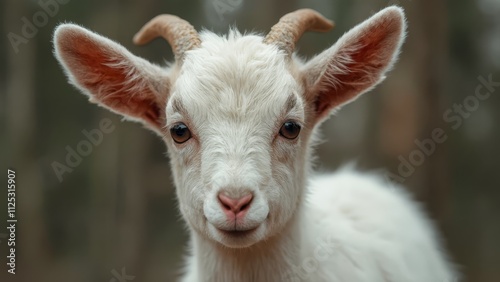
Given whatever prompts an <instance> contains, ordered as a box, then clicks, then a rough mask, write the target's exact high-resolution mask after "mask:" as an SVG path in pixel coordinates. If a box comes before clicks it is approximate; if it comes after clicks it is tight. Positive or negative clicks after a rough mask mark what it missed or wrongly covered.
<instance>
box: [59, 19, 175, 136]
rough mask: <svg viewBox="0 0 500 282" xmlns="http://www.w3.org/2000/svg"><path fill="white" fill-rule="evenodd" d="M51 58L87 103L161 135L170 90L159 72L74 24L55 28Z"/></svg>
mask: <svg viewBox="0 0 500 282" xmlns="http://www.w3.org/2000/svg"><path fill="white" fill-rule="evenodd" d="M54 53H55V56H56V58H57V59H58V60H59V62H60V64H61V65H62V67H63V68H64V70H65V72H66V74H67V76H68V78H69V81H70V82H71V83H72V84H73V85H75V86H76V87H77V88H78V89H80V90H81V91H82V92H83V93H84V94H86V95H88V96H89V100H90V101H91V102H93V103H97V104H99V105H101V106H104V107H105V108H108V109H110V110H112V111H113V112H117V113H119V114H121V115H123V116H124V117H126V118H127V119H132V120H135V121H140V122H142V123H144V124H145V125H146V126H147V127H149V128H151V129H152V130H153V131H155V132H156V133H157V134H159V135H160V136H161V135H162V128H163V126H164V124H165V120H164V119H165V105H166V101H167V97H168V94H169V88H170V81H169V78H168V76H167V73H166V71H165V70H164V69H162V68H160V67H158V66H156V65H153V64H151V63H150V62H148V61H146V60H144V59H142V58H139V57H137V56H134V55H133V54H131V53H130V52H129V51H128V50H127V49H125V48H124V47H123V46H121V45H119V44H118V43H115V42H113V41H111V40H109V39H107V38H105V37H103V36H100V35H98V34H96V33H93V32H91V31H89V30H87V29H84V28H82V27H80V26H77V25H74V24H61V25H59V26H58V27H57V28H56V30H55V33H54Z"/></svg>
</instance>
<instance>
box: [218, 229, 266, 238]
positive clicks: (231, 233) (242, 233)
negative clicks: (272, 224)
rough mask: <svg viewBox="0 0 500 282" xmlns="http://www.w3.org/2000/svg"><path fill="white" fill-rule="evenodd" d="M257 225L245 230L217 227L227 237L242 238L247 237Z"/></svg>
mask: <svg viewBox="0 0 500 282" xmlns="http://www.w3.org/2000/svg"><path fill="white" fill-rule="evenodd" d="M257 228H258V227H255V228H252V229H247V230H223V229H219V228H217V230H219V232H221V233H222V234H224V235H225V236H227V237H232V238H242V237H247V236H250V235H251V234H252V233H254V232H255V230H257Z"/></svg>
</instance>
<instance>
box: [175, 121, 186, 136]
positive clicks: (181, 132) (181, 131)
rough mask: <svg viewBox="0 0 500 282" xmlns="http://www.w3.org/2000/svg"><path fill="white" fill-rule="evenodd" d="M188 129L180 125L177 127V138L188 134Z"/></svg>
mask: <svg viewBox="0 0 500 282" xmlns="http://www.w3.org/2000/svg"><path fill="white" fill-rule="evenodd" d="M186 129H187V127H186V126H183V125H180V124H179V125H176V126H175V128H174V131H175V134H176V135H177V136H183V135H184V134H185V133H186Z"/></svg>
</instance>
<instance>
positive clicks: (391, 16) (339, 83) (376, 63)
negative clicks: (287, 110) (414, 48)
mask: <svg viewBox="0 0 500 282" xmlns="http://www.w3.org/2000/svg"><path fill="white" fill-rule="evenodd" d="M405 29H406V23H405V17H404V13H403V10H402V9H401V8H399V7H396V6H392V7H389V8H386V9H383V10H382V11H380V12H378V13H377V14H375V15H374V16H372V17H371V18H369V19H368V20H366V21H364V22H363V23H361V24H359V25H358V26H356V27H354V28H353V29H351V30H350V31H348V32H347V33H345V34H344V35H343V36H342V37H341V38H340V39H339V40H338V41H337V43H336V44H334V45H333V46H332V47H330V48H329V49H327V50H325V51H323V52H322V53H321V54H319V55H317V56H316V57H314V58H313V59H311V60H310V61H309V62H307V63H306V64H305V65H304V66H303V68H302V70H301V72H302V74H303V76H304V78H305V83H306V88H307V92H306V100H307V101H308V102H309V103H311V104H312V105H313V108H314V111H315V112H314V114H315V122H318V121H321V120H324V119H325V118H326V117H327V116H328V115H329V113H330V112H331V111H332V110H333V109H334V108H336V107H339V106H341V105H343V104H346V103H348V102H351V101H353V100H354V99H355V98H357V97H359V95H361V94H363V93H365V92H367V91H369V90H370V89H372V88H373V87H375V86H376V85H377V84H378V83H380V82H381V81H383V80H384V78H385V73H386V72H387V71H389V70H390V69H391V67H392V66H393V64H394V63H395V61H396V60H397V56H398V54H399V51H400V48H401V45H402V43H403V41H404V38H405Z"/></svg>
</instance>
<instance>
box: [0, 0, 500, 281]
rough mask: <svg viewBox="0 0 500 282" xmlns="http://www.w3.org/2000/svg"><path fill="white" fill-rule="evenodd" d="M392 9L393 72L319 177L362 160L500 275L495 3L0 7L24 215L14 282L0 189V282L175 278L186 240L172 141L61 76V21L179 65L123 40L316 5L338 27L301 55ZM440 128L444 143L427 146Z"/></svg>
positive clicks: (360, 104)
mask: <svg viewBox="0 0 500 282" xmlns="http://www.w3.org/2000/svg"><path fill="white" fill-rule="evenodd" d="M47 3H51V5H52V6H51V5H49V4H47ZM393 4H396V5H400V6H402V7H403V8H404V9H405V10H406V13H407V17H408V26H409V29H408V37H407V40H406V43H405V44H404V46H403V52H402V54H401V57H400V60H399V63H398V64H397V65H396V67H395V69H394V70H393V71H392V72H391V73H390V74H389V76H388V78H387V80H386V81H385V82H384V83H383V84H381V85H380V86H379V87H377V88H376V89H375V90H374V91H371V92H370V93H368V94H366V95H364V96H363V97H362V98H361V99H359V100H357V101H356V103H353V104H350V105H348V106H346V107H344V108H343V109H342V110H341V111H340V112H339V113H338V114H337V115H336V116H334V117H332V118H331V119H330V120H329V121H328V122H326V123H325V124H323V126H322V128H323V132H324V137H325V140H328V142H324V143H322V144H321V145H320V146H319V147H318V155H319V162H318V166H317V168H318V169H319V170H321V171H332V170H334V169H336V168H338V167H339V166H341V165H342V164H345V163H346V162H349V161H351V160H355V161H356V162H357V164H358V167H359V168H360V169H363V170H380V171H381V172H382V173H384V174H385V175H387V176H388V178H390V179H392V181H397V182H401V183H403V185H405V187H407V189H408V190H409V191H411V193H413V194H414V195H415V197H416V198H417V199H418V200H419V201H421V202H422V203H423V204H424V206H425V207H426V209H427V211H428V213H429V215H430V217H431V218H432V219H433V220H434V221H435V222H436V225H437V226H438V228H439V229H440V231H441V232H442V234H443V237H444V241H445V244H446V247H447V249H449V252H450V255H451V257H452V258H453V261H455V262H456V263H457V264H458V265H459V266H460V269H461V271H462V272H463V273H464V274H465V276H466V277H467V281H477V282H496V281H500V267H499V266H500V189H499V188H500V178H499V174H498V171H499V170H500V164H499V160H498V159H499V157H500V146H499V144H500V130H498V126H497V122H498V121H500V97H499V96H500V86H498V82H500V0H469V1H454V2H453V3H451V2H450V1H448V2H445V1H433V0H420V1H410V0H399V1H392V0H391V1H382V0H373V1H361V0H349V1H348V0H291V1H290V0H277V1H265V0H254V1H249V0H198V1H194V0H186V1H180V0H165V1H153V0H145V1H132V0H120V1H118V0H113V1H97V0H91V1H76V0H72V1H71V0H58V1H56V0H42V1H40V2H39V1H38V0H22V1H21V0H3V1H1V3H0V7H1V12H0V17H1V18H0V21H1V23H2V39H1V42H2V44H1V45H0V91H1V94H0V132H1V139H0V156H1V162H2V163H1V165H2V166H1V167H2V169H3V170H4V172H2V174H3V176H2V179H3V180H4V181H5V182H4V183H7V172H6V170H7V168H11V169H14V170H15V171H16V181H17V199H16V200H17V218H18V220H19V221H18V224H17V230H16V232H17V233H16V234H17V253H16V256H17V265H16V272H17V274H16V275H15V276H13V275H10V274H8V273H7V272H6V270H7V267H6V263H7V261H6V256H7V241H6V239H7V238H6V236H7V230H6V229H5V227H4V226H5V225H6V220H7V213H6V210H7V205H6V203H7V200H6V198H7V191H6V188H2V189H0V191H2V192H1V193H0V210H1V212H0V227H1V229H0V241H1V242H0V254H1V256H0V265H1V267H0V269H1V271H0V281H30V282H31V281H38V282H45V281H47V282H54V281H55V282H58V281H72V282H80V281H82V282H88V281H91V282H94V281H102V282H108V281H110V282H113V281H121V280H119V278H118V276H120V275H123V274H125V275H126V276H127V277H128V278H127V279H128V280H126V281H132V280H131V279H132V276H134V278H133V280H134V281H141V282H143V281H144V282H148V281H175V279H176V278H177V277H178V275H179V273H180V269H181V267H182V263H183V254H184V252H183V250H184V249H185V245H186V241H187V232H186V228H185V226H184V223H183V222H182V220H181V219H180V217H179V214H178V212H177V207H176V205H177V204H176V199H175V192H174V187H173V186H172V178H171V175H170V169H169V166H168V158H167V156H166V153H165V152H166V148H165V146H164V145H163V143H162V141H161V140H160V139H159V138H157V137H156V136H155V135H154V134H152V133H151V132H149V131H147V130H145V129H143V128H142V126H141V125H139V124H134V123H128V122H121V118H120V117H119V116H117V115H114V114H112V113H110V112H108V111H106V110H104V109H102V108H98V107H96V106H95V105H92V104H89V103H88V102H87V99H86V98H85V97H84V96H83V95H81V94H80V93H79V92H78V91H77V90H76V89H74V88H73V87H71V86H70V85H69V84H68V83H67V82H66V78H65V76H64V75H63V72H62V70H61V68H60V67H59V65H58V64H57V62H56V60H55V59H54V56H53V55H52V42H51V40H52V39H51V36H52V33H53V30H54V28H55V26H56V25H57V24H59V23H62V22H74V23H78V24H81V25H83V26H85V27H87V28H89V29H91V30H94V31H96V32H98V33H100V34H102V35H105V36H107V37H109V38H111V39H113V40H116V41H118V42H120V43H122V44H123V45H124V46H125V47H127V48H128V49H129V50H131V51H132V52H133V53H135V54H137V55H139V56H142V57H144V58H147V59H148V60H151V61H153V62H156V63H160V64H163V63H164V62H166V61H170V60H172V59H173V56H172V53H171V50H170V47H169V46H168V44H167V43H166V42H165V41H162V40H156V41H154V42H153V43H151V44H150V45H147V46H146V47H136V46H134V45H133V44H132V43H131V39H132V36H133V35H134V34H135V32H136V31H138V30H139V28H140V27H141V26H142V25H143V24H144V23H146V22H147V21H148V20H149V19H151V18H152V17H154V16H156V15H157V14H159V13H170V14H175V15H178V16H180V17H182V18H184V19H187V20H188V21H190V22H191V23H192V24H193V25H194V26H195V27H196V28H197V29H198V30H199V29H201V28H207V29H209V30H213V31H215V32H217V33H225V32H227V30H228V26H230V25H235V26H237V27H238V28H239V29H240V30H248V31H257V32H262V33H266V32H267V31H268V30H269V28H270V27H271V26H272V25H273V24H275V23H276V22H277V21H278V19H279V18H280V17H281V16H282V15H283V14H285V13H287V12H290V11H293V10H295V9H297V8H303V7H309V8H313V9H317V10H318V11H320V12H321V13H323V14H324V15H325V16H326V17H328V18H331V19H333V20H335V22H336V24H337V26H336V28H335V30H334V31H332V32H329V33H326V34H312V33H308V34H306V35H305V36H304V37H303V38H302V40H301V41H300V42H299V44H298V47H299V53H300V54H301V55H303V56H304V57H306V58H310V57H311V56H313V55H314V54H316V53H318V52H320V51H322V50H323V49H325V48H327V47H329V46H331V45H332V44H333V43H334V42H335V41H336V40H337V38H339V37H340V36H341V35H342V34H343V33H344V32H345V31H347V30H348V29H349V28H351V27H353V26H354V25H356V24H358V23H360V22H361V21H362V20H364V19H366V18H368V17H369V16H370V15H372V14H373V13H375V12H376V11H378V10H380V9H382V8H383V7H386V6H388V5H393ZM56 8H57V9H56ZM29 25H33V26H32V27H31V28H30V27H29ZM488 80H490V81H495V82H496V84H495V83H489V84H488V83H485V82H487V81H488ZM480 85H483V86H480ZM478 87H479V92H477V89H478ZM477 93H479V94H477ZM488 93H490V94H488ZM478 95H479V96H478ZM478 97H482V98H481V99H479V98H478ZM105 119H109V120H111V123H112V125H113V126H114V127H113V128H114V130H112V131H111V132H110V133H105V134H103V139H102V142H99V143H98V144H97V145H95V146H93V147H92V148H91V152H89V153H88V155H87V156H83V157H82V159H81V160H80V162H79V164H78V165H76V166H75V167H71V168H70V167H68V168H70V171H69V170H68V171H66V172H64V173H63V174H62V175H60V177H58V175H57V173H56V172H55V170H54V165H55V163H59V164H63V165H66V164H67V163H66V156H67V154H68V146H69V148H70V149H74V150H76V149H77V146H78V144H80V143H81V142H82V141H85V140H87V138H86V137H85V135H84V134H83V133H82V131H83V130H87V131H91V130H93V129H99V126H100V122H101V121H102V120H105ZM436 130H437V131H438V132H441V135H443V136H445V137H446V140H445V141H444V142H441V143H435V142H433V143H434V145H435V148H434V149H433V146H432V145H430V144H431V143H430V142H431V141H430V140H431V139H432V138H433V135H435V133H433V132H435V131H436ZM442 139H444V137H442V138H441V139H440V140H442ZM426 140H427V141H426ZM422 144H427V145H426V146H427V147H423V146H422ZM431 149H432V150H431ZM4 187H6V184H5V186H4ZM401 228H405V227H404V226H401Z"/></svg>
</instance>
